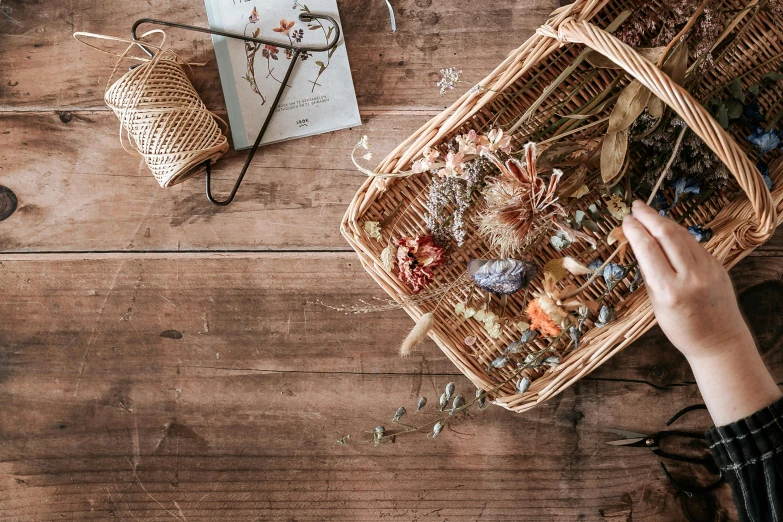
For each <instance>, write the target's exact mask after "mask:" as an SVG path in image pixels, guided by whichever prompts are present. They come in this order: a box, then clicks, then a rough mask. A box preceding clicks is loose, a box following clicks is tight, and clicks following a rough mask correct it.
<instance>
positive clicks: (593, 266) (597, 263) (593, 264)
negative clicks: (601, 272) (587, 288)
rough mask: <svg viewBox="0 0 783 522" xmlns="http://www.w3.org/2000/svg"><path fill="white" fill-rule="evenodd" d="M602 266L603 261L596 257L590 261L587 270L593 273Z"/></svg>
mask: <svg viewBox="0 0 783 522" xmlns="http://www.w3.org/2000/svg"><path fill="white" fill-rule="evenodd" d="M603 264H604V260H603V259H601V258H600V257H597V258H595V259H593V260H592V261H590V264H588V265H587V269H588V270H590V272H595V271H596V270H598V269H599V268H601V267H602V266H603Z"/></svg>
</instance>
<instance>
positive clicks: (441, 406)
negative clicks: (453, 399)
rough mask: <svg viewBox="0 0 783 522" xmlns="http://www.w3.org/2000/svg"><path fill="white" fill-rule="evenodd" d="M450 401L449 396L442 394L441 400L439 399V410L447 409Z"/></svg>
mask: <svg viewBox="0 0 783 522" xmlns="http://www.w3.org/2000/svg"><path fill="white" fill-rule="evenodd" d="M448 403H449V398H448V396H447V395H446V394H445V393H444V394H443V395H441V396H440V400H439V401H438V411H443V410H444V409H446V405H447V404H448Z"/></svg>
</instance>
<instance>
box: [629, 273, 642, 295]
mask: <svg viewBox="0 0 783 522" xmlns="http://www.w3.org/2000/svg"><path fill="white" fill-rule="evenodd" d="M642 283H644V279H643V278H642V271H641V270H639V269H638V268H637V269H636V272H635V273H634V275H633V280H632V281H631V285H630V286H629V287H628V291H629V292H631V293H633V292H635V291H636V290H637V289H638V288H639V287H640V286H641V285H642Z"/></svg>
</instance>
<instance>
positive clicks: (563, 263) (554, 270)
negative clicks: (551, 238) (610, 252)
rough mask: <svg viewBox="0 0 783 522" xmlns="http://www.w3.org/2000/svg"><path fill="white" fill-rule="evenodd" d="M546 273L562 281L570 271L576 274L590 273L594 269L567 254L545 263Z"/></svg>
mask: <svg viewBox="0 0 783 522" xmlns="http://www.w3.org/2000/svg"><path fill="white" fill-rule="evenodd" d="M544 273H545V274H550V275H551V276H552V278H553V279H554V280H555V281H562V280H563V279H565V278H566V276H567V275H568V274H569V273H571V274H573V275H575V276H579V275H588V274H591V273H593V270H591V269H590V268H588V267H586V266H584V265H583V264H582V263H580V262H579V261H577V260H576V259H574V258H573V257H570V256H566V257H561V258H559V259H550V260H549V261H547V263H546V265H544Z"/></svg>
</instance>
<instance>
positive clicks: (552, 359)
mask: <svg viewBox="0 0 783 522" xmlns="http://www.w3.org/2000/svg"><path fill="white" fill-rule="evenodd" d="M541 364H545V365H547V366H557V365H559V364H560V357H558V356H557V355H550V356H549V357H547V358H546V359H544V360H543V361H541Z"/></svg>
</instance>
